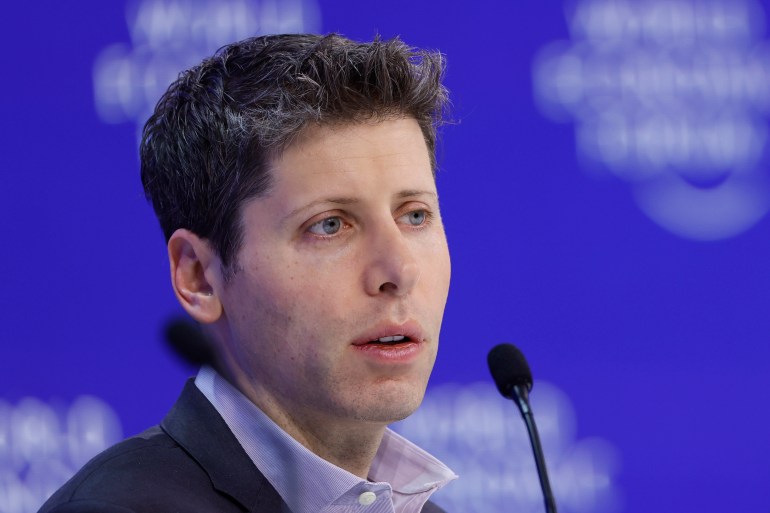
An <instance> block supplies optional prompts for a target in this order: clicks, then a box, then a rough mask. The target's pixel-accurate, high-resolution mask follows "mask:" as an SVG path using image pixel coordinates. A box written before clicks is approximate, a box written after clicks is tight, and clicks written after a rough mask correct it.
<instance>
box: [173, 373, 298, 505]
mask: <svg viewBox="0 0 770 513" xmlns="http://www.w3.org/2000/svg"><path fill="white" fill-rule="evenodd" d="M161 428H162V429H163V430H164V431H165V432H166V433H167V434H168V435H169V436H170V437H171V438H173V439H174V441H176V442H177V443H178V444H179V445H180V446H181V447H182V448H184V450H185V451H187V453H188V454H190V456H191V457H192V458H193V459H194V460H195V461H197V462H198V464H199V465H200V466H201V467H202V468H203V469H204V470H205V471H206V473H207V474H208V475H209V478H210V479H211V483H212V484H213V486H214V488H215V489H217V490H218V491H219V492H221V493H224V494H226V495H228V496H230V497H231V498H233V499H234V500H236V501H237V502H239V503H240V504H241V505H242V506H243V507H244V508H246V509H247V510H249V511H251V510H260V511H275V512H280V511H282V510H283V507H282V501H281V497H280V495H278V492H276V491H275V489H274V488H273V487H272V486H271V485H270V483H269V482H268V481H267V479H265V477H264V476H263V475H262V474H261V473H260V472H259V470H257V468H256V467H255V466H254V463H252V461H251V460H250V459H249V457H248V455H247V454H246V453H245V452H244V451H243V448H241V446H240V444H239V443H238V441H237V440H236V439H235V436H233V434H232V433H231V432H230V428H228V427H227V424H225V421H224V420H222V417H221V416H220V415H219V413H218V412H217V411H216V410H215V409H214V407H213V406H212V405H211V403H210V402H209V401H208V399H206V397H205V396H204V395H203V394H202V393H201V392H200V391H199V390H198V388H197V387H196V386H195V382H194V380H193V379H190V380H188V381H187V383H186V384H185V387H184V390H183V391H182V394H181V396H180V397H179V399H178V400H177V402H176V404H174V407H173V408H172V409H171V411H170V412H169V413H168V415H166V418H165V419H163V422H161Z"/></svg>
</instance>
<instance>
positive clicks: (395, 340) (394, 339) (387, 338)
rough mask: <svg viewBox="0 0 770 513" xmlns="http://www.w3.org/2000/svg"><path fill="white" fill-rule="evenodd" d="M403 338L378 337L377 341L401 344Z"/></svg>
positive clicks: (401, 336) (400, 336) (396, 336)
mask: <svg viewBox="0 0 770 513" xmlns="http://www.w3.org/2000/svg"><path fill="white" fill-rule="evenodd" d="M404 338H405V337H404V336H403V335H394V336H392V337H380V338H378V339H377V340H378V341H380V342H401V341H402V340H404Z"/></svg>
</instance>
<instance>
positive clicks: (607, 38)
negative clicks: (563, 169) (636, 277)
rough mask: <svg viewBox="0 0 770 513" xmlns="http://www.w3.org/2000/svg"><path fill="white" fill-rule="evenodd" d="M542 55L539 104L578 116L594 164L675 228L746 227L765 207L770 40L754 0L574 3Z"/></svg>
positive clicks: (585, 153) (537, 71)
mask: <svg viewBox="0 0 770 513" xmlns="http://www.w3.org/2000/svg"><path fill="white" fill-rule="evenodd" d="M566 13H567V23H568V27H569V33H570V39H569V40H567V41H556V42H553V43H551V44H549V45H547V46H546V47H545V48H543V49H542V51H541V52H540V53H539V55H538V56H537V57H536V59H535V62H534V67H533V79H534V93H535V98H536V100H537V103H538V105H539V107H540V109H541V111H542V112H543V113H544V114H545V115H546V116H548V117H550V118H551V119H554V120H558V121H574V123H575V130H576V145H577V151H578V155H579V157H581V160H582V162H583V163H584V164H585V165H586V167H587V168H589V169H591V170H597V171H600V172H607V171H609V172H610V173H612V174H614V175H615V176H617V177H619V178H621V179H623V180H625V181H627V182H628V183H629V184H630V185H631V187H632V189H633V193H634V197H635V199H636V202H637V204H638V205H639V207H640V208H641V209H642V211H644V212H645V214H647V216H649V217H650V218H651V219H652V220H653V221H655V222H657V223H658V224H659V225H661V226H663V227H664V228H666V229H668V230H669V231H671V232H673V233H676V234H678V235H680V236H683V237H686V238H690V239H697V240H717V239H724V238H727V237H731V236H734V235H736V234H739V233H741V232H743V231H745V230H747V229H748V228H750V227H751V226H753V225H754V224H755V223H756V222H757V221H759V220H760V219H761V218H762V217H763V216H765V214H766V213H767V212H768V210H770V177H769V176H768V173H767V167H768V163H769V162H770V158H768V144H767V135H768V134H767V116H768V111H769V110H770V87H768V84H770V45H768V42H767V41H766V40H764V39H763V36H764V32H765V26H764V20H765V13H764V12H763V10H762V7H761V6H760V5H759V4H758V3H757V2H755V1H752V0H709V1H697V0H696V1H694V0H644V1H632V0H577V1H575V2H572V3H570V4H569V7H568V8H567V9H566Z"/></svg>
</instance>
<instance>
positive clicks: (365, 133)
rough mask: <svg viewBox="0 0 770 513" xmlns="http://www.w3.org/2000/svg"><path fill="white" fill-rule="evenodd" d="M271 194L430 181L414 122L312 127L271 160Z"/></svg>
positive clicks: (425, 153)
mask: <svg viewBox="0 0 770 513" xmlns="http://www.w3.org/2000/svg"><path fill="white" fill-rule="evenodd" d="M270 173H271V178H272V181H273V183H274V186H275V187H273V190H272V191H271V192H272V193H274V192H276V190H277V189H280V188H281V187H282V186H283V187H285V186H291V187H293V188H303V189H312V188H320V189H324V188H329V187H332V186H337V187H343V188H346V187H348V188H355V187H356V186H357V185H367V186H371V185H373V184H374V183H381V184H382V185H389V186H396V185H398V183H397V182H399V181H405V180H408V181H416V182H424V181H426V179H427V180H428V181H430V182H433V168H432V160H431V156H430V153H429V150H428V146H427V144H426V143H425V140H424V137H423V134H422V130H421V129H420V126H419V124H418V123H417V121H416V120H415V119H413V118H408V117H406V118H404V117H399V118H386V119H374V120H366V121H357V122H348V123H333V124H322V125H318V124H314V125H309V126H307V127H305V128H304V129H303V130H302V131H301V132H300V133H299V134H298V136H297V137H296V139H295V140H294V141H293V142H292V143H291V144H290V145H289V146H288V147H287V148H286V149H285V150H284V151H283V152H281V154H280V155H278V156H276V157H275V158H273V159H271V161H270Z"/></svg>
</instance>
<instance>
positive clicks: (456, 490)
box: [393, 381, 622, 513]
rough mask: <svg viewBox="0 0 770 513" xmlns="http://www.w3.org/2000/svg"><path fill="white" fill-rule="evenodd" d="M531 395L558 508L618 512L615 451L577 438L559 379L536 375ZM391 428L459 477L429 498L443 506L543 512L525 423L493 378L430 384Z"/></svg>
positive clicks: (472, 512) (469, 512)
mask: <svg viewBox="0 0 770 513" xmlns="http://www.w3.org/2000/svg"><path fill="white" fill-rule="evenodd" d="M531 402H532V409H533V411H534V413H535V417H536V420H537V425H538V431H539V432H540V438H541V440H542V444H543V450H544V452H545V456H546V460H547V466H548V472H549V476H550V479H551V485H552V488H553V492H554V495H555V497H556V502H557V504H558V506H559V511H561V512H564V513H613V512H617V511H620V510H621V502H622V497H621V496H620V493H619V490H618V488H617V485H616V484H615V476H616V474H617V473H618V472H619V463H620V461H619V456H618V452H617V450H616V449H615V448H614V447H613V446H612V444H610V443H609V442H607V441H606V440H603V439H601V438H598V437H591V438H585V439H582V440H577V439H576V436H575V432H576V418H575V411H574V408H573V406H572V403H571V402H570V400H569V398H568V397H567V395H566V394H565V393H564V392H562V391H561V390H560V389H559V388H557V387H556V386H554V385H552V384H550V383H547V382H543V381H538V382H536V383H535V386H534V388H533V392H532V396H531ZM393 428H394V429H395V430H396V431H398V432H399V433H401V434H402V435H404V436H406V437H407V438H408V439H409V440H411V441H413V442H415V443H417V444H418V445H419V446H421V447H423V448H425V449H426V450H427V451H429V452H430V453H432V454H434V455H436V456H437V457H438V458H439V459H441V460H442V461H443V462H444V463H446V464H447V465H448V466H449V467H450V468H451V469H452V470H454V471H455V472H456V473H457V474H458V475H459V476H460V479H458V480H457V481H454V482H452V483H450V484H449V485H447V486H446V487H445V488H443V489H441V490H440V491H439V492H438V493H437V494H436V495H435V497H434V499H435V501H436V502H437V503H438V504H439V505H441V506H443V507H444V508H445V509H446V510H447V511H462V512H465V513H489V512H490V511H516V512H519V513H541V512H542V511H543V495H542V492H541V490H540V483H539V481H538V477H537V469H536V467H535V463H534V459H533V456H532V449H531V447H530V445H529V438H528V436H527V431H526V427H525V425H524V422H523V420H522V418H521V416H520V414H519V411H518V410H517V409H516V405H515V404H514V403H513V402H512V401H507V400H505V399H503V398H502V397H500V393H499V392H498V391H497V389H496V388H495V387H494V386H493V385H491V384H487V383H475V384H470V385H468V384H465V385H460V384H456V385H452V384H445V385H439V386H436V387H433V388H431V389H429V390H428V393H427V395H426V396H425V400H424V401H423V403H422V406H420V409H419V410H417V412H416V413H415V414H414V415H412V416H411V417H409V418H407V419H406V420H404V421H402V422H400V423H398V424H395V425H394V426H393Z"/></svg>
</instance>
